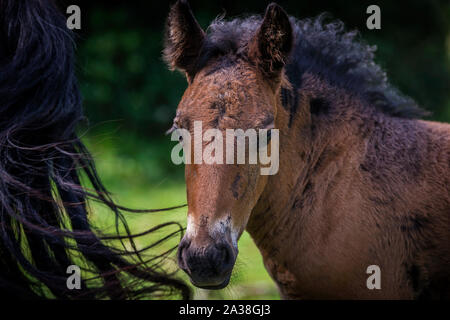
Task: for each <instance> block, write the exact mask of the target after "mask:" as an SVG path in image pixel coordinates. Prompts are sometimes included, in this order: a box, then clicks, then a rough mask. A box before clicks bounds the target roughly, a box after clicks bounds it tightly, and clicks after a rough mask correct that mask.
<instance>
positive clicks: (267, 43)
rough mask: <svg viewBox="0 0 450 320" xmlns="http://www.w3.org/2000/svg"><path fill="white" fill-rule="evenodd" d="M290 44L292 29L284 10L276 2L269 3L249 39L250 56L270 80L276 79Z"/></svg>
mask: <svg viewBox="0 0 450 320" xmlns="http://www.w3.org/2000/svg"><path fill="white" fill-rule="evenodd" d="M292 46H293V31H292V26H291V22H290V21H289V17H288V15H287V13H286V11H284V10H283V8H281V7H280V6H279V5H277V4H276V3H271V4H269V5H268V7H267V9H266V13H265V15H264V19H263V22H262V24H261V26H260V27H259V29H258V31H257V32H256V34H255V36H254V37H253V39H252V40H251V41H250V46H249V55H250V57H251V58H252V59H254V60H255V61H256V64H257V65H258V66H259V67H260V69H261V70H262V71H263V73H264V74H265V75H266V76H267V77H268V78H269V79H270V80H274V81H278V80H279V79H280V75H281V71H282V69H283V67H284V65H285V64H286V60H287V59H288V56H289V53H290V52H291V49H292Z"/></svg>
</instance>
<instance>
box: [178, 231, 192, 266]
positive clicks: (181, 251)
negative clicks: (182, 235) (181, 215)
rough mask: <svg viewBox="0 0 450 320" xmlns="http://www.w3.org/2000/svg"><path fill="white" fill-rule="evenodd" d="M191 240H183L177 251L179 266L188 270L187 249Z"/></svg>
mask: <svg viewBox="0 0 450 320" xmlns="http://www.w3.org/2000/svg"><path fill="white" fill-rule="evenodd" d="M189 245H190V241H188V240H185V239H183V240H181V242H180V244H179V245H178V252H177V260H178V266H179V267H180V268H181V269H182V270H184V271H186V272H187V271H188V268H187V265H186V250H187V249H188V248H189Z"/></svg>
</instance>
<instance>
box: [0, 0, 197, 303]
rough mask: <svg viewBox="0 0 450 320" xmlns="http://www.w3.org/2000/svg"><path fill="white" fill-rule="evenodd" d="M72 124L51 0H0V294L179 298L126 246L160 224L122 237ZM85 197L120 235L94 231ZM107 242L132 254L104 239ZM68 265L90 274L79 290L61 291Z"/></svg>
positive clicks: (59, 22)
mask: <svg viewBox="0 0 450 320" xmlns="http://www.w3.org/2000/svg"><path fill="white" fill-rule="evenodd" d="M82 119H83V114H82V108H81V99H80V93H79V90H78V87H77V80H76V77H75V73H74V42H73V37H72V34H71V32H70V31H69V30H68V29H67V28H66V21H65V17H64V16H63V15H62V14H61V13H60V12H59V11H58V9H57V7H56V5H55V4H54V3H53V2H52V1H51V0H0V295H2V296H6V297H9V298H11V297H20V298H46V297H53V298H60V299H72V298H81V299H96V298H111V299H133V298H143V297H151V298H152V297H165V296H167V295H173V294H177V295H179V296H181V297H183V298H189V297H190V290H189V288H188V287H187V286H186V285H185V284H184V282H182V281H180V280H178V279H177V278H175V276H174V274H173V273H166V272H164V271H163V270H162V269H161V268H160V267H159V266H160V264H158V263H157V262H155V261H157V260H158V259H157V258H161V256H157V257H154V256H153V257H150V258H148V257H147V258H146V259H147V260H145V259H143V257H142V256H141V255H140V254H139V252H140V250H137V249H136V246H134V241H133V238H135V237H137V236H142V235H143V234H148V233H150V232H152V231H154V230H158V229H160V228H163V227H164V226H167V225H169V224H170V223H167V224H164V225H160V226H156V227H154V228H152V229H151V230H148V231H147V232H144V233H142V234H138V235H131V233H130V232H129V230H128V227H127V224H126V221H125V219H124V217H123V215H122V213H121V210H122V211H124V210H127V209H125V208H123V207H120V206H118V205H117V204H115V203H114V201H113V200H112V199H111V197H110V195H109V194H108V192H107V190H106V189H105V188H104V186H103V185H102V183H101V181H100V179H99V177H98V176H97V173H96V170H95V166H94V163H93V161H92V159H91V157H90V155H89V153H88V151H87V150H86V148H85V146H84V145H83V143H82V142H81V141H80V139H79V138H78V136H77V135H76V133H75V132H76V127H77V125H78V124H79V122H80V121H81V120H82ZM82 177H85V178H83V179H86V181H87V182H88V184H90V185H91V187H90V189H91V190H92V191H89V190H88V189H87V188H86V187H83V186H82V183H81V179H82ZM83 185H85V184H84V183H83ZM87 200H94V201H100V202H101V203H103V204H105V205H107V206H108V207H109V209H110V211H111V214H114V215H115V218H116V226H118V225H121V226H123V227H124V228H125V229H126V231H127V233H126V235H122V236H120V235H119V234H117V235H113V236H104V237H103V236H101V235H99V233H98V232H94V228H93V227H92V226H91V225H90V223H89V220H88V211H89V210H88V205H87ZM131 211H132V210H131ZM177 230H179V232H181V228H180V229H177ZM165 238H166V237H165ZM165 238H164V239H165ZM114 239H116V240H120V241H121V242H122V243H125V241H127V243H128V244H131V247H132V248H134V249H133V250H126V249H125V245H124V246H123V248H122V247H120V249H119V248H118V246H113V245H111V244H106V243H109V242H105V241H104V240H114ZM164 239H162V240H164ZM158 242H159V241H158ZM132 257H133V258H132ZM164 257H165V255H164ZM70 265H80V267H81V268H82V269H85V271H86V273H83V274H89V275H90V276H89V277H88V278H86V277H84V278H83V280H82V281H83V282H82V285H81V290H69V289H68V287H67V277H68V274H67V268H68V266H70Z"/></svg>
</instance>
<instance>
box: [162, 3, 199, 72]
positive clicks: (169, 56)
mask: <svg viewBox="0 0 450 320" xmlns="http://www.w3.org/2000/svg"><path fill="white" fill-rule="evenodd" d="M204 38H205V32H204V31H203V30H202V28H201V27H200V25H199V24H198V22H197V20H196V19H195V17H194V15H193V14H192V11H191V8H190V6H189V3H188V2H187V0H178V1H177V2H176V3H175V4H174V5H173V6H172V8H171V9H170V13H169V17H168V19H167V27H166V35H165V48H164V51H163V55H164V60H166V62H167V63H168V65H169V67H170V68H171V69H172V70H174V69H180V70H181V71H184V72H185V73H186V76H187V78H188V81H190V77H191V76H192V74H193V72H194V66H195V61H196V59H197V57H198V55H199V53H200V49H201V47H202V44H203V39H204Z"/></svg>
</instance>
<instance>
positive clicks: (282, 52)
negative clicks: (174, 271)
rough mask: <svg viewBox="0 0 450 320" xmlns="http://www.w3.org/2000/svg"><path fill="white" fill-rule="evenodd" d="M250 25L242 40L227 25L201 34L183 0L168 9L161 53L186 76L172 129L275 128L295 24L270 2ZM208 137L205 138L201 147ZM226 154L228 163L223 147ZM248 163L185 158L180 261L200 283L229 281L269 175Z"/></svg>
mask: <svg viewBox="0 0 450 320" xmlns="http://www.w3.org/2000/svg"><path fill="white" fill-rule="evenodd" d="M217 23H220V22H217ZM249 24H253V25H252V26H251V25H249V28H251V27H252V28H253V29H254V31H253V32H249V35H248V36H247V37H245V36H244V37H242V35H240V36H241V38H240V42H241V43H238V44H236V41H232V40H236V39H235V38H233V37H235V36H237V35H236V33H235V30H233V29H232V28H230V29H229V30H228V34H223V32H224V31H223V30H222V34H221V35H220V39H218V38H216V36H217V35H215V34H214V33H210V34H206V33H205V32H204V31H203V30H202V29H201V27H200V26H199V24H198V23H197V21H196V20H195V18H194V16H193V15H192V12H191V10H190V8H189V5H188V4H187V2H186V1H178V2H177V3H176V4H175V5H174V6H173V7H172V9H171V12H170V15H169V18H168V27H167V35H166V48H165V50H164V56H165V59H166V60H167V62H168V63H169V65H170V66H171V67H172V68H174V69H178V70H181V71H182V72H184V73H185V75H186V77H187V81H188V88H187V90H186V92H185V93H184V95H183V97H182V100H181V102H180V104H179V106H178V109H177V113H176V117H175V119H174V128H183V129H186V130H188V131H189V132H190V133H191V136H193V135H194V122H196V121H201V123H202V128H203V132H205V130H207V129H213V128H214V129H218V130H219V131H220V132H221V133H223V135H222V136H223V137H224V145H225V137H226V133H225V132H226V129H242V130H244V131H246V130H247V129H255V131H256V132H258V130H260V129H272V128H273V127H274V121H275V118H276V104H277V103H278V100H279V98H278V97H279V95H278V93H279V90H280V85H281V81H282V80H281V79H282V73H283V67H284V64H285V61H286V59H287V56H288V54H289V52H290V50H291V47H292V42H293V39H292V37H293V36H292V27H291V24H290V22H289V18H288V16H287V15H286V13H285V12H284V11H283V9H281V8H280V7H279V6H277V5H275V4H271V5H269V7H268V8H267V10H266V13H265V16H264V18H263V19H262V20H261V19H258V20H256V19H254V20H252V21H250V22H249ZM233 32H234V33H233ZM227 37H228V40H229V41H227ZM215 139H218V137H215ZM235 141H236V140H235ZM213 142H214V141H212V142H210V143H208V142H205V141H203V142H202V146H203V148H206V147H207V145H208V144H211V143H213ZM234 143H235V142H233V144H234ZM192 144H194V143H193V142H192ZM246 146H248V143H247V144H246ZM266 147H267V148H270V144H267V146H266ZM235 151H237V148H235ZM267 151H268V152H270V150H267ZM249 152H250V151H249V150H247V152H246V159H247V156H248V155H249ZM216 156H217V155H216ZM223 158H224V160H223V162H224V163H225V162H226V160H225V150H224V154H223ZM248 162H249V161H248V159H247V160H246V161H245V164H236V159H235V161H234V163H235V164H217V163H213V164H206V163H204V162H202V163H201V164H194V163H193V161H192V162H191V163H192V164H186V167H185V176H186V185H187V201H188V224H187V231H186V235H185V236H184V238H183V240H182V241H181V243H180V245H179V250H178V263H179V266H180V267H181V268H182V269H183V270H184V271H186V273H187V274H188V275H189V276H190V278H191V281H192V282H193V284H194V285H196V286H198V287H202V288H209V289H220V288H223V287H225V286H226V285H227V284H228V281H229V279H230V275H231V271H232V269H233V266H234V263H235V260H236V256H237V253H238V248H237V241H238V239H239V237H240V235H241V234H242V232H243V231H244V229H245V227H246V224H247V221H248V219H249V217H250V213H251V211H252V209H253V207H254V206H255V204H256V202H257V201H258V198H259V197H260V195H261V193H262V191H263V190H264V187H265V185H266V183H267V176H266V175H261V174H260V172H261V171H260V169H261V164H260V163H259V162H257V163H256V164H249V163H248Z"/></svg>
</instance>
